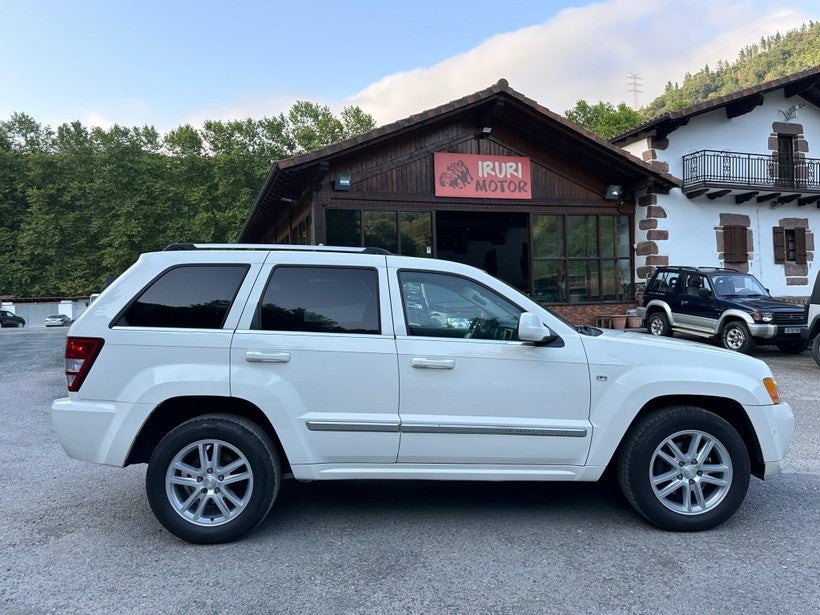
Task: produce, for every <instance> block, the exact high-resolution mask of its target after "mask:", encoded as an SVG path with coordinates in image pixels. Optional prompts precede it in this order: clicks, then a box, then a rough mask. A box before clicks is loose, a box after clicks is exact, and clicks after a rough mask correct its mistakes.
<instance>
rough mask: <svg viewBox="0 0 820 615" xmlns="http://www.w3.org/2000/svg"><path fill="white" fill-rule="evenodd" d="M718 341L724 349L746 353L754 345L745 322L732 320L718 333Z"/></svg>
mask: <svg viewBox="0 0 820 615" xmlns="http://www.w3.org/2000/svg"><path fill="white" fill-rule="evenodd" d="M720 341H721V343H722V344H723V347H724V348H726V350H734V351H735V352H742V353H744V354H745V353H748V352H751V351H752V350H753V349H754V347H755V340H754V338H753V337H752V335H751V333H749V327H747V326H746V323H743V322H740V321H734V322H730V323H729V324H727V325H726V326H725V327H723V331H721V333H720Z"/></svg>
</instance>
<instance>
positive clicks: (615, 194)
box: [604, 184, 623, 201]
mask: <svg viewBox="0 0 820 615" xmlns="http://www.w3.org/2000/svg"><path fill="white" fill-rule="evenodd" d="M622 195H623V192H622V191H621V186H619V185H618V184H611V185H609V186H607V187H606V195H605V196H604V199H606V200H607V201H619V200H620V199H621V196H622Z"/></svg>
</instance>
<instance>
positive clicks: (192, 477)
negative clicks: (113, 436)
mask: <svg viewBox="0 0 820 615" xmlns="http://www.w3.org/2000/svg"><path fill="white" fill-rule="evenodd" d="M209 456H212V457H211V458H209ZM176 462H182V463H184V467H185V468H190V469H187V470H183V469H180V468H181V467H182V466H180V465H178V464H177V463H176ZM229 466H231V469H229V470H227V472H225V473H224V474H220V473H219V470H220V469H227V468H228V467H229ZM175 468H176V469H175ZM214 470H215V471H214ZM281 478H282V470H281V466H280V463H279V456H278V455H277V454H276V450H275V449H274V446H273V444H272V443H271V441H270V438H268V436H267V434H265V432H264V431H262V429H260V428H259V427H258V426H257V425H255V424H254V423H252V422H250V421H248V420H246V419H243V418H241V417H236V416H231V415H220V414H212V415H207V416H201V417H198V418H195V419H191V420H190V421H187V422H185V423H183V424H182V425H180V426H179V427H177V428H175V429H174V430H173V431H171V432H170V433H169V434H168V435H166V436H165V437H164V438H163V439H162V441H161V442H160V443H159V444H158V445H157V447H156V449H154V452H153V454H152V455H151V460H150V461H149V463H148V472H147V473H146V476H145V489H146V492H147V494H148V502H149V503H150V505H151V510H153V511H154V515H156V517H157V519H158V520H159V522H160V523H162V525H163V526H165V528H166V529H167V530H168V531H169V532H171V533H172V534H174V535H175V536H178V537H179V538H182V539H183V540H187V541H188V542H193V543H199V544H213V543H220V542H230V541H232V540H236V539H238V538H241V537H242V536H244V535H245V534H247V533H248V532H250V531H251V530H253V529H254V528H255V527H256V526H257V525H259V524H260V523H261V522H262V521H263V520H264V519H265V517H266V516H267V515H268V513H269V512H270V509H271V507H272V506H273V502H274V500H275V499H276V495H277V493H278V492H279V484H280V482H281Z"/></svg>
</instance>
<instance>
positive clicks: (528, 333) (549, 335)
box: [518, 312, 558, 344]
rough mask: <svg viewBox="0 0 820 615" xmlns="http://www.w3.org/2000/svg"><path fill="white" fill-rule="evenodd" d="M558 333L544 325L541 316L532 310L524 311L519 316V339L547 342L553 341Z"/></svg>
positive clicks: (537, 342)
mask: <svg viewBox="0 0 820 615" xmlns="http://www.w3.org/2000/svg"><path fill="white" fill-rule="evenodd" d="M556 337H558V336H557V335H555V334H554V333H553V332H552V331H550V329H549V327H546V326H544V323H543V322H541V318H539V316H538V315H537V314H533V313H532V312H522V314H521V316H519V317H518V339H520V340H521V341H523V342H534V343H536V344H546V343H548V342H551V341H553V340H554V339H555V338H556Z"/></svg>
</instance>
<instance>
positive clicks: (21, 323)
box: [17, 322, 26, 329]
mask: <svg viewBox="0 0 820 615" xmlns="http://www.w3.org/2000/svg"><path fill="white" fill-rule="evenodd" d="M25 326H26V323H24V322H18V323H17V328H18V329H22V328H23V327H25Z"/></svg>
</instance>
